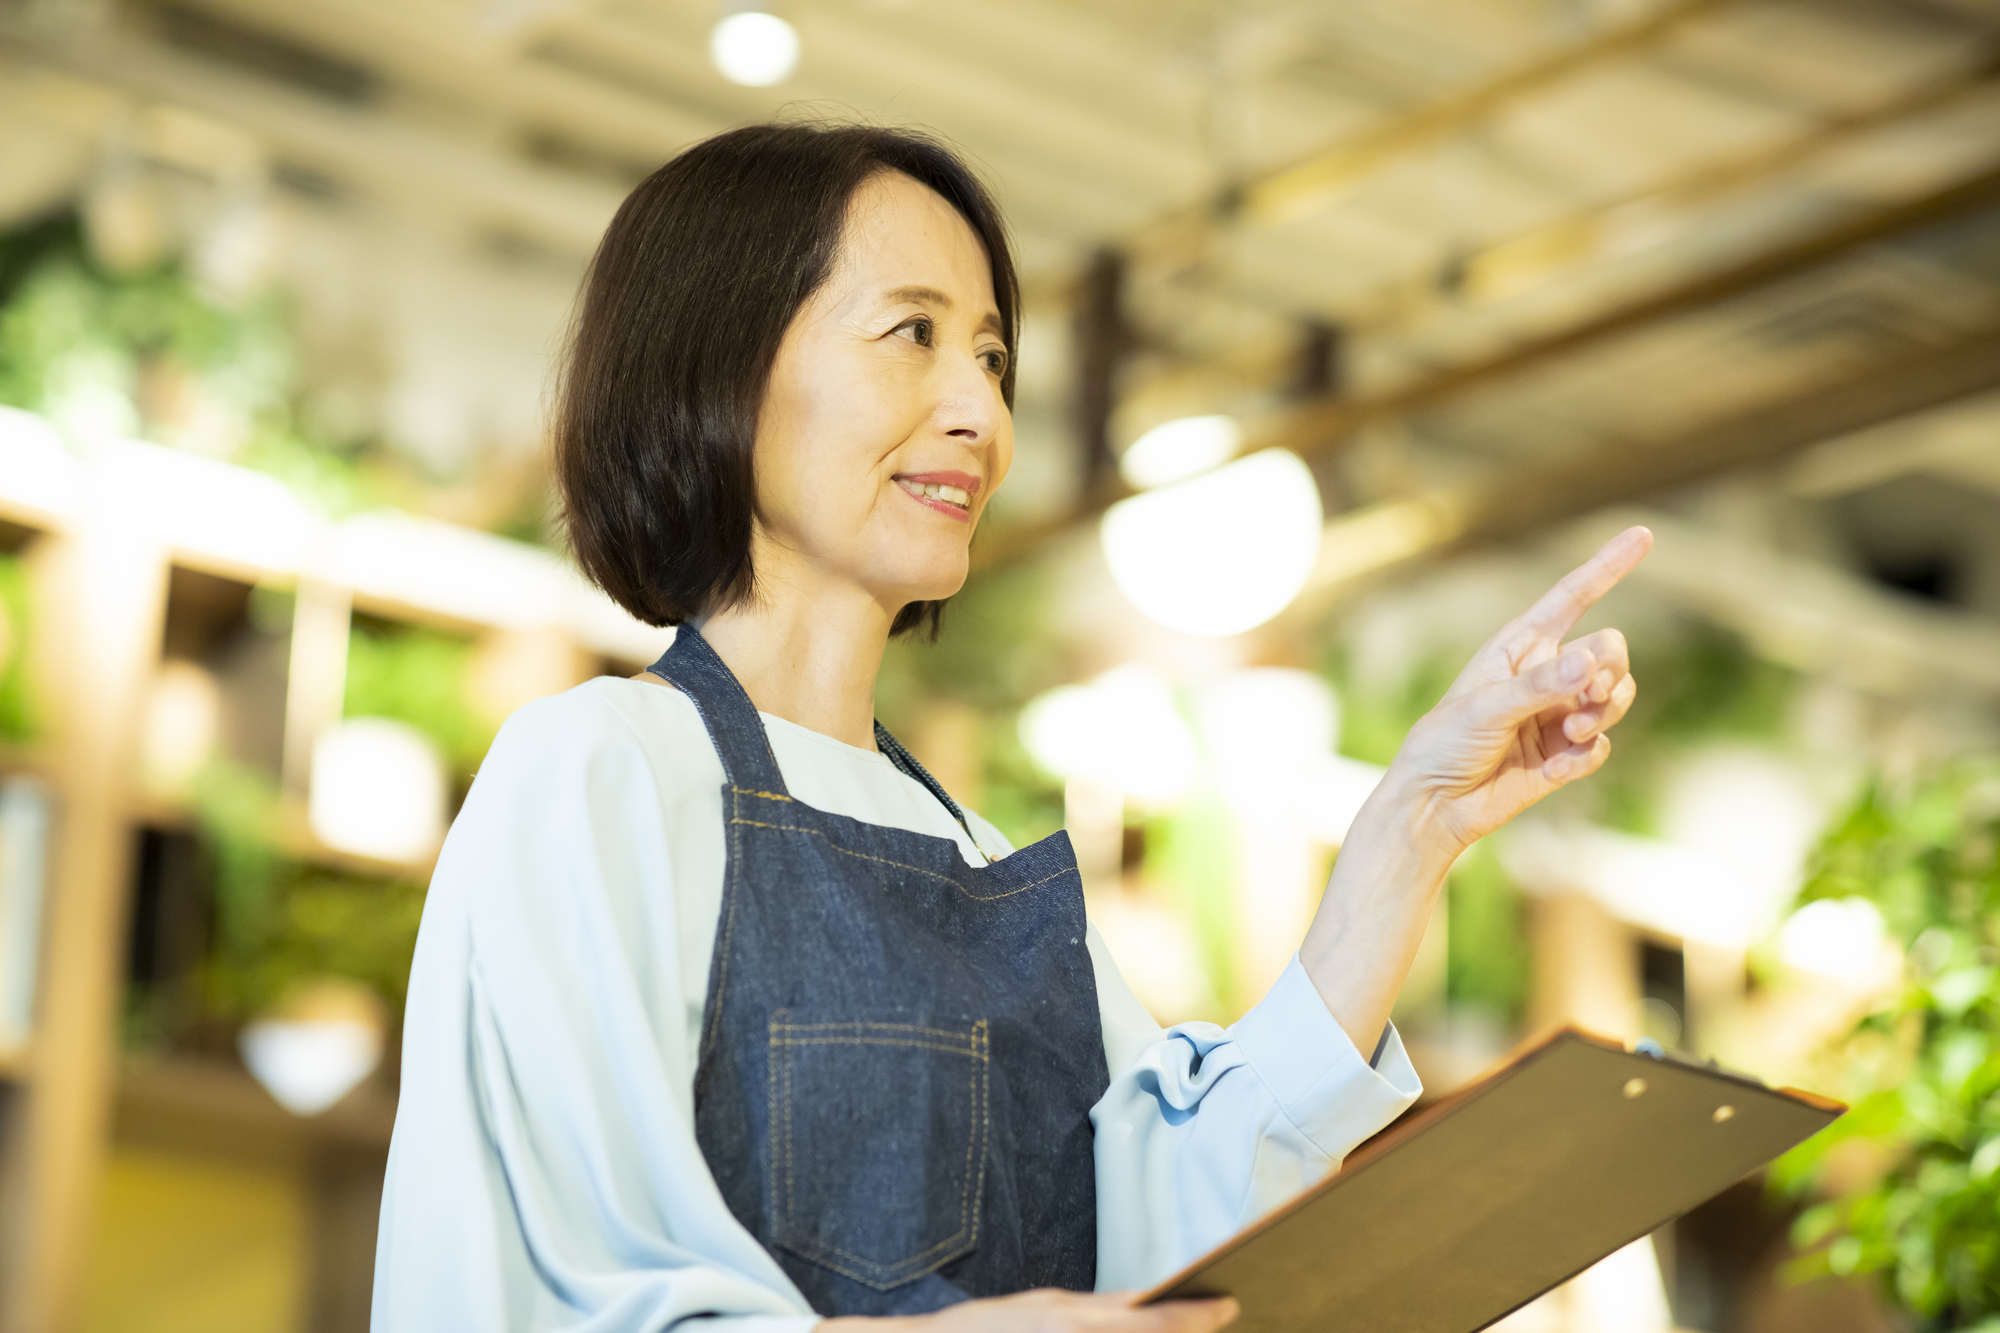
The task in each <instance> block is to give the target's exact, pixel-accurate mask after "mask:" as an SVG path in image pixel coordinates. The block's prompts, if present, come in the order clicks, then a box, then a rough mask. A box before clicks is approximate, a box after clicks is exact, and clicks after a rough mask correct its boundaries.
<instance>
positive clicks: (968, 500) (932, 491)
mask: <svg viewBox="0 0 2000 1333" xmlns="http://www.w3.org/2000/svg"><path fill="white" fill-rule="evenodd" d="M896 484H897V485H899V486H901V487H902V488H903V489H904V490H906V491H908V492H909V493H910V494H912V495H915V496H919V497H922V498H924V499H929V500H943V501H944V502H945V503H946V504H951V505H957V506H958V507H959V508H960V509H966V508H970V507H971V504H972V492H970V491H967V490H962V489H960V488H959V487H957V486H943V485H940V484H938V483H937V482H934V481H933V482H915V481H908V480H905V479H904V478H902V477H898V478H896Z"/></svg>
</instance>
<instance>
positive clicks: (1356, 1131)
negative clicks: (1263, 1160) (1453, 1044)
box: [1233, 954, 1423, 1161]
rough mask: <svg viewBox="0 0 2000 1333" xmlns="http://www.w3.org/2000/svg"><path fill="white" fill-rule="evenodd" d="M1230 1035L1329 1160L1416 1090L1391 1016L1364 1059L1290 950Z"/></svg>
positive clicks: (1396, 1111) (1399, 1109) (1398, 1110)
mask: <svg viewBox="0 0 2000 1333" xmlns="http://www.w3.org/2000/svg"><path fill="white" fill-rule="evenodd" d="M1233 1035H1234V1036H1235V1039H1236V1042H1237V1044H1238V1046H1239V1048H1240V1049H1241V1050H1242V1052H1243V1055H1244V1058H1245V1059H1246V1060H1247V1061H1248V1062H1249V1065H1250V1067H1251V1068H1252V1069H1254V1070H1255V1071H1256V1072H1257V1077H1258V1078H1260V1079H1262V1080H1263V1083H1264V1086H1265V1087H1266V1088H1268V1089H1269V1090H1270V1092H1271V1096H1272V1097H1273V1098H1274V1099H1276V1101H1277V1103H1278V1105H1279V1106H1280V1107H1282V1108H1283V1110H1284V1112H1285V1115H1286V1117H1287V1118H1288V1119H1290V1120H1291V1122H1292V1123H1293V1124H1294V1125H1296V1126H1297V1127H1298V1129H1299V1132H1300V1133H1302V1134H1304V1135H1305V1136H1306V1138H1307V1139H1309V1140H1310V1141H1311V1142H1312V1144H1313V1146H1314V1147H1316V1148H1318V1149H1319V1150H1320V1151H1321V1152H1323V1153H1325V1154H1326V1155H1327V1156H1328V1157H1330V1158H1332V1159H1334V1160H1335V1161H1339V1160H1340V1159H1342V1158H1344V1157H1346V1156H1347V1154H1348V1153H1349V1152H1351V1151H1352V1150H1353V1149H1354V1147H1355V1145H1357V1144H1359V1143H1360V1142H1361V1141H1362V1140H1364V1139H1366V1138H1368V1137H1370V1136H1371V1135H1373V1134H1375V1133H1377V1132H1378V1131H1380V1130H1381V1129H1382V1128H1383V1127H1384V1126H1386V1125H1387V1124H1388V1123H1389V1122H1390V1121H1392V1120H1394V1119H1395V1118H1396V1117H1397V1116H1399V1115H1401V1114H1402V1113H1403V1112H1404V1111H1406V1110H1408V1109H1409V1107H1410V1106H1411V1104H1412V1103H1414V1102H1415V1101H1416V1100H1417V1097H1418V1096H1419V1095H1420V1094H1421V1093H1422V1092H1423V1084H1422V1083H1421V1082H1419V1081H1418V1079H1417V1071H1416V1070H1415V1069H1414V1068H1413V1067H1412V1066H1411V1064H1410V1057H1409V1054H1408V1052H1406V1051H1405V1050H1404V1049H1403V1039H1402V1037H1401V1035H1400V1034H1398V1033H1397V1031H1396V1027H1395V1024H1393V1023H1391V1024H1390V1025H1389V1026H1388V1028H1387V1029H1386V1030H1385V1031H1384V1033H1383V1037H1382V1041H1381V1044H1380V1046H1379V1048H1378V1053H1377V1055H1376V1058H1375V1060H1374V1062H1373V1064H1372V1065H1371V1064H1370V1062H1369V1059H1368V1057H1366V1056H1364V1055H1363V1054H1362V1053H1361V1052H1360V1051H1359V1050H1357V1049H1356V1048H1355V1045H1354V1042H1353V1040H1352V1039H1351V1038H1350V1037H1349V1036H1348V1035H1347V1031H1346V1029H1345V1028H1343V1027H1341V1026H1340V1024H1339V1023H1338V1022H1336V1021H1335V1020H1334V1017H1333V1014H1332V1013H1331V1012H1330V1011H1329V1010H1328V1009H1327V1007H1326V1001H1325V1000H1323V999H1321V998H1320V993H1319V991H1318V989H1317V988H1316V987H1314V985H1313V984H1312V978H1310V977H1308V976H1307V975H1306V970H1305V966H1304V965H1303V964H1302V963H1300V962H1299V959H1298V955H1296V954H1294V955H1293V956H1292V961H1291V962H1290V963H1289V964H1287V965H1286V967H1285V970H1284V972H1283V974H1282V975H1280V976H1279V978H1278V981H1277V984H1276V985H1274V986H1272V987H1271V992H1270V994H1268V995H1266V996H1265V997H1264V999H1263V1000H1262V1002H1260V1003H1259V1004H1258V1005H1256V1006H1255V1007H1254V1008H1252V1009H1251V1010H1250V1012H1249V1013H1247V1014H1245V1015H1244V1016H1243V1017H1242V1018H1240V1019H1238V1020H1237V1021H1236V1025H1235V1028H1234V1030H1233Z"/></svg>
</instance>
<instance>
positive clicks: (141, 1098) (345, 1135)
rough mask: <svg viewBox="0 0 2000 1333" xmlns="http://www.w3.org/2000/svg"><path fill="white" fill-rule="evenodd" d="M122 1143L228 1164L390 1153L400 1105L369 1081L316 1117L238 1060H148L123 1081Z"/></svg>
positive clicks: (123, 1072)
mask: <svg viewBox="0 0 2000 1333" xmlns="http://www.w3.org/2000/svg"><path fill="white" fill-rule="evenodd" d="M116 1105H117V1111H116V1116H117V1119H116V1129H115V1137H116V1138H117V1139H118V1141H119V1142H121V1143H134V1144H146V1145H150V1146H153V1147H159V1148H169V1149H173V1150H176V1151H181V1152H192V1153H198V1154H201V1155H204V1156H214V1157H219V1158H226V1159H229V1160H236V1161H240V1160H244V1159H246V1158H254V1159H258V1160H264V1161H274V1162H297V1161H301V1160H303V1159H305V1158H306V1157H308V1156H310V1155H311V1154H313V1153H315V1152H317V1151H320V1150H323V1149H334V1150H356V1149H358V1150H363V1151H371V1152H373V1151H381V1152H386V1151H388V1147H389V1132H390V1130H391V1129H392V1128H393V1127H394V1126H395V1123H396V1099H395V1097H394V1095H393V1094H391V1093H390V1092H388V1091H387V1089H385V1088H384V1087H383V1086H382V1085H381V1084H380V1082H379V1081H378V1080H377V1079H375V1078H370V1079H367V1080H364V1081H363V1082H362V1084H361V1085H360V1086H359V1087H357V1088H356V1089H355V1090H354V1091H353V1092H350V1093H349V1094H347V1096H346V1097H344V1098H342V1099H341V1100H340V1101H339V1102H338V1103H337V1104H335V1105H334V1106H332V1107H330V1108H329V1109H327V1110H325V1111H323V1112H321V1113H320V1114H318V1115H316V1116H299V1115H294V1114H292V1113H291V1112H290V1111H287V1110H286V1109H285V1108H284V1107H282V1106H280V1105H279V1104H278V1103H277V1102H276V1101H274V1100H273V1099H272V1097H271V1094H270V1093H268V1092H266V1091H264V1088H263V1086H262V1085H261V1084H259V1083H258V1082H257V1080H256V1079H254V1078H252V1077H251V1076H250V1073H249V1071H247V1070H245V1069H244V1068H243V1067H242V1066H241V1065H239V1064H237V1063H236V1062H235V1061H233V1060H227V1059H215V1058H193V1057H188V1056H146V1057H139V1058H134V1059H130V1060H127V1061H126V1062H125V1063H124V1065H123V1066H122V1068H121V1069H120V1070H119V1074H118V1094H117V1103H116Z"/></svg>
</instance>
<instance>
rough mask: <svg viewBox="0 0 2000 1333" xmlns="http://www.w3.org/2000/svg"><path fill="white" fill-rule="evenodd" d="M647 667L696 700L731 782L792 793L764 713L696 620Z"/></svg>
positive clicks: (677, 633)
mask: <svg viewBox="0 0 2000 1333" xmlns="http://www.w3.org/2000/svg"><path fill="white" fill-rule="evenodd" d="M646 669H647V670H648V671H650V672H652V673H653V674H654V675H656V676H659V677H662V678H663V679H666V680H669V681H672V682H673V683H674V685H676V686H677V687H679V689H680V692H681V693H682V694H685V695H686V696H687V697H688V699H689V700H690V701H691V702H692V703H693V704H694V711H695V712H696V713H697V714H699V715H700V717H701V724H702V726H704V727H706V728H707V729H708V739H709V741H710V742H711V743H712V744H713V745H714V746H715V753H716V755H717V756H718V757H719V758H720V759H721V760H722V774H723V776H724V777H725V778H727V779H728V780H729V785H730V786H732V787H745V788H748V789H750V790H752V791H767V792H773V793H775V794H777V795H779V796H785V795H789V794H790V793H788V792H786V790H785V779H784V778H783V777H782V776H780V774H779V773H778V757H777V756H776V755H774V754H772V753H771V739H770V737H769V736H767V735H765V734H764V719H762V718H760V717H758V716H757V706H756V705H755V704H753V703H751V702H750V696H749V695H748V694H746V693H744V691H743V686H742V685H741V684H740V683H739V682H738V681H737V679H736V676H735V673H733V672H732V671H730V669H729V667H728V664H726V663H725V662H724V661H723V660H722V659H721V658H720V657H717V656H716V654H715V649H713V648H711V647H709V646H708V640H706V639H704V638H702V637H701V631H699V630H697V629H696V628H695V627H694V626H692V625H682V626H680V627H679V628H677V629H676V630H675V631H674V641H673V643H672V644H671V645H670V646H669V647H668V648H667V651H666V652H665V653H662V654H661V655H660V660H659V661H657V662H655V663H653V665H651V666H650V667H647V668H646Z"/></svg>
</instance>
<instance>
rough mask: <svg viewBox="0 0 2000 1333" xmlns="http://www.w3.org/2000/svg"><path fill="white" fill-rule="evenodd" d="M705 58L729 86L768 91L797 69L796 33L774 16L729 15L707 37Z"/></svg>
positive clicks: (797, 40) (797, 43)
mask: <svg viewBox="0 0 2000 1333" xmlns="http://www.w3.org/2000/svg"><path fill="white" fill-rule="evenodd" d="M708 57H709V59H711V60H713V61H714V62H715V67H716V68H717V69H719V70H721V71H722V77H723V78H725V79H728V80H729V81H730V82H731V83H740V84H742V85H743V86H744V87H746V88H769V87H771V86H772V85H774V84H779V83H783V82H784V81H785V80H786V79H788V78H790V77H791V76H792V71H793V70H794V69H795V68H797V67H798V63H799V33H798V29H796V28H794V27H793V26H792V25H791V24H789V23H787V22H785V21H784V20H783V19H781V18H779V17H778V16H777V15H776V14H762V13H758V12H757V11H755V10H751V11H747V12H745V13H742V14H731V15H730V16H729V17H728V18H725V19H724V20H722V22H720V23H718V24H716V25H715V31H714V32H712V33H710V34H709V36H708Z"/></svg>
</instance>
